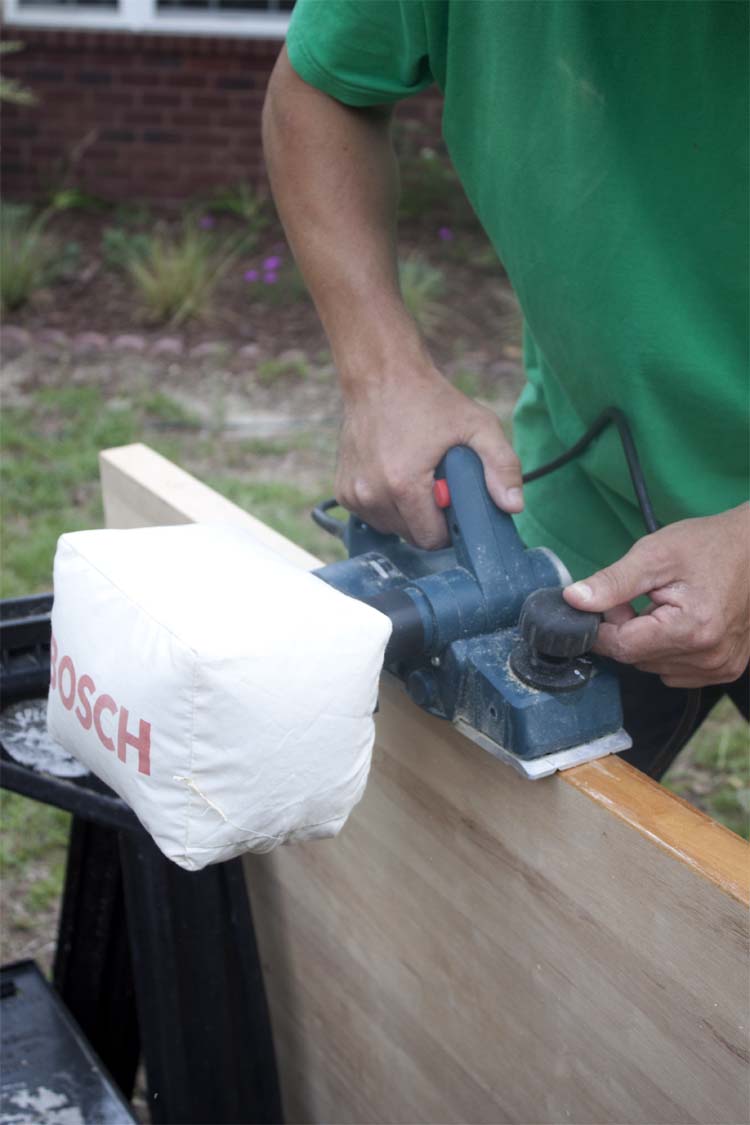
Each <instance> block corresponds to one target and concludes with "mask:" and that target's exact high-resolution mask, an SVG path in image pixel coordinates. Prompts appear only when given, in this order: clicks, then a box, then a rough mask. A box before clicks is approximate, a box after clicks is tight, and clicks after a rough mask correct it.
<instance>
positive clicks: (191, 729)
mask: <svg viewBox="0 0 750 1125" xmlns="http://www.w3.org/2000/svg"><path fill="white" fill-rule="evenodd" d="M54 586H55V599H54V607H53V611H52V634H53V636H52V654H51V677H50V693H49V706H48V724H49V730H50V733H51V735H52V736H53V737H54V738H56V739H57V740H58V741H59V742H60V743H61V744H62V745H63V746H64V747H65V748H66V749H68V750H70V751H71V752H72V753H73V754H75V755H76V757H77V758H79V759H80V760H81V761H82V762H83V763H84V764H85V765H86V766H87V767H88V768H89V769H90V770H91V771H92V772H93V773H95V774H97V775H98V776H99V777H100V778H102V780H103V781H105V782H106V783H107V784H108V785H110V786H111V787H112V788H113V789H114V790H115V791H116V792H117V793H119V794H120V796H121V797H122V798H123V799H124V800H125V801H126V802H127V803H128V804H129V805H130V806H131V808H132V809H133V810H134V812H135V813H136V815H137V816H138V818H139V819H140V821H141V822H142V823H143V825H144V826H145V828H146V829H147V830H148V831H149V832H150V833H151V835H152V836H153V838H154V839H155V841H156V843H157V844H158V845H159V847H160V848H161V850H162V851H163V852H164V854H165V855H166V856H168V857H169V858H170V859H172V860H174V861H175V862H176V863H178V864H179V865H180V866H181V867H185V868H187V869H189V870H197V869H199V868H201V867H204V866H205V865H206V864H209V863H216V862H218V861H220V860H225V859H230V858H231V857H233V856H237V855H239V854H241V853H242V852H245V851H256V852H265V851H269V850H270V849H271V848H274V847H276V845H277V844H283V843H290V842H293V841H300V840H309V839H313V838H316V837H322V836H333V835H335V834H336V833H337V832H338V831H339V830H340V829H341V827H342V825H343V824H344V822H345V821H346V818H347V816H348V815H349V813H350V811H351V809H352V808H353V806H354V805H355V804H356V803H357V801H358V800H359V799H360V797H361V796H362V793H363V791H364V787H365V783H366V781H367V775H368V771H369V768H370V759H371V754H372V745H373V740H374V723H373V711H374V708H375V705H376V701H377V691H378V680H379V675H380V671H381V668H382V665H383V655H384V651H385V647H386V644H387V642H388V638H389V636H390V632H391V623H390V621H389V620H388V618H387V617H386V616H385V615H383V614H381V613H379V612H378V611H377V610H375V609H373V608H371V607H370V606H367V605H365V604H363V603H362V602H360V601H357V600H355V599H353V598H350V597H347V596H345V595H344V594H342V593H340V592H339V591H337V590H335V589H333V588H332V587H331V586H329V585H327V584H326V583H325V582H321V581H320V579H318V578H316V577H314V576H313V575H312V574H308V573H306V572H305V571H302V570H299V569H298V568H296V567H294V566H292V565H291V564H290V563H288V562H287V561H286V560H285V559H283V558H282V557H280V556H278V555H276V554H275V553H274V552H272V551H270V550H269V549H268V548H266V547H264V546H262V545H260V544H259V543H258V542H257V541H256V540H255V538H254V537H253V535H252V532H250V531H248V530H245V529H239V528H234V527H224V526H207V525H197V524H191V525H186V526H179V527H165V528H144V529H139V530H133V531H83V532H76V533H73V534H69V535H63V536H62V538H61V539H60V542H59V544H58V549H57V555H56V558H55V580H54Z"/></svg>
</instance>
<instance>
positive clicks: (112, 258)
mask: <svg viewBox="0 0 750 1125" xmlns="http://www.w3.org/2000/svg"><path fill="white" fill-rule="evenodd" d="M151 237H152V236H151V235H149V234H145V233H144V232H143V231H131V230H125V229H124V228H123V227H105V229H104V230H103V231H102V258H103V259H104V262H105V264H106V265H107V266H109V267H110V268H112V269H119V270H126V269H127V268H128V266H129V264H130V263H131V262H134V261H139V260H142V259H143V258H145V257H146V256H147V255H148V253H149V250H150V248H151Z"/></svg>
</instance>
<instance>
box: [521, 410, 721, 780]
mask: <svg viewBox="0 0 750 1125" xmlns="http://www.w3.org/2000/svg"><path fill="white" fill-rule="evenodd" d="M609 425H613V426H616V427H617V432H618V433H619V435H620V441H621V442H622V451H623V453H624V454H625V460H626V461H627V465H628V470H629V472H630V479H631V480H632V482H633V490H634V492H635V495H636V499H637V501H638V507H639V508H640V509H641V515H642V516H643V522H644V524H645V525H646V531H647V532H648V533H649V534H651V532H653V531H658V530H659V528H660V527H661V524H660V523H659V521H658V520H657V518H656V515H655V514H654V509H653V505H652V503H651V498H650V497H649V494H648V489H647V487H646V480H645V477H644V475H643V469H642V467H641V462H640V460H639V458H638V450H637V449H636V446H635V440H634V438H633V433H632V430H631V429H630V424H629V422H628V420H627V418H626V417H625V415H624V414H623V412H622V410H620V409H619V407H617V406H608V407H607V409H606V410H603V411H602V412H601V414H600V415H599V416H598V418H596V419H595V421H594V422H593V423H592V424H591V425H590V426H589V428H588V429H587V430H586V432H585V434H583V436H582V437H580V438H579V439H578V441H577V442H576V443H575V445H571V447H570V449H567V450H566V451H565V453H561V454H560V456H559V457H555V458H554V460H552V461H548V462H547V464H546V465H540V467H539V468H538V469H532V470H531V472H529V473H524V475H523V480H524V484H530V483H531V481H535V480H539V478H540V477H544V476H546V475H547V473H553V472H554V471H555V469H561V468H562V467H563V465H567V464H568V462H569V461H572V460H573V458H574V457H578V455H579V454H581V453H583V452H584V450H585V449H588V447H589V446H590V445H591V443H592V441H594V439H595V438H597V437H598V436H599V434H600V433H601V432H602V431H603V430H605V429H606V428H607V426H609ZM700 705H701V689H700V688H690V689H688V692H687V696H686V698H685V707H684V710H683V712H682V715H681V716H680V719H679V722H678V723H677V726H676V727H675V729H674V730H673V731H672V734H671V735H670V737H669V738H668V739H667V741H666V742H665V744H664V746H662V748H661V750H660V751H659V753H658V754H657V756H656V758H655V759H654V760H653V762H651V763H650V770H649V773H650V774H651V775H652V776H661V773H662V772H664V770H662V768H661V767H662V766H664V769H666V767H668V766H669V764H670V760H671V758H672V757H673V756H674V754H675V753H676V752H677V750H679V748H680V744H681V743H682V742H685V741H686V740H687V739H688V738H689V736H690V734H691V733H692V729H693V727H694V725H695V720H696V719H697V717H698V711H699V710H700Z"/></svg>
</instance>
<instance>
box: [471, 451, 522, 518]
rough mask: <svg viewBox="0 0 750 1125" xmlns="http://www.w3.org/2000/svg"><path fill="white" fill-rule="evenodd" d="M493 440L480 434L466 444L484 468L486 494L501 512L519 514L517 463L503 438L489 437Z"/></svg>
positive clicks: (519, 478) (520, 478)
mask: <svg viewBox="0 0 750 1125" xmlns="http://www.w3.org/2000/svg"><path fill="white" fill-rule="evenodd" d="M493 438H494V440H488V439H487V438H485V437H484V435H482V437H481V438H475V439H474V440H473V441H472V442H471V443H470V444H471V445H472V447H473V448H474V449H475V450H476V452H477V453H478V454H479V456H480V458H481V460H482V465H483V466H484V479H485V482H486V484H487V491H488V492H489V494H490V496H491V497H492V499H493V500H494V501H495V503H496V504H497V506H498V508H502V509H503V511H505V512H512V513H515V512H521V511H523V479H522V477H521V462H520V461H519V460H518V457H517V456H516V454H515V453H514V452H513V447H512V446H511V445H510V444H509V442H508V441H507V440H506V438H505V437H503V436H500V438H499V440H498V437H497V435H494V434H493Z"/></svg>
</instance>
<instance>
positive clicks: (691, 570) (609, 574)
mask: <svg viewBox="0 0 750 1125" xmlns="http://www.w3.org/2000/svg"><path fill="white" fill-rule="evenodd" d="M641 594H647V595H648V596H649V597H650V598H651V602H652V605H651V606H650V607H649V608H648V610H647V611H646V612H645V613H643V614H641V615H640V616H637V615H636V613H635V611H634V610H633V608H632V606H631V605H630V602H631V601H632V600H633V599H634V598H637V597H639V596H640V595H641ZM565 598H566V601H568V602H569V603H570V605H572V606H575V607H576V609H586V610H592V611H597V612H599V613H603V614H604V622H603V623H602V625H601V626H600V628H599V637H598V640H597V644H596V646H595V651H596V652H599V653H600V654H601V655H603V656H610V657H612V658H613V659H614V660H619V661H621V662H622V663H624V664H635V665H636V667H637V668H640V669H641V670H642V671H644V672H655V673H656V674H657V675H658V676H661V678H662V680H663V681H664V683H665V684H666V685H667V686H668V687H679V688H696V687H704V686H706V685H707V684H723V683H731V682H732V681H733V680H736V679H737V678H738V677H739V676H741V675H742V673H743V671H744V670H745V668H746V667H747V664H748V660H749V659H750V504H743V505H741V507H739V508H733V509H732V510H731V511H729V512H723V513H722V514H721V515H718V516H707V517H704V518H702V519H691V520H683V521H681V522H680V523H675V524H671V525H670V526H669V527H665V528H663V529H662V530H661V531H656V532H654V533H653V534H651V535H647V536H646V537H645V538H644V539H639V540H638V542H637V543H636V544H635V545H634V546H633V547H632V548H631V550H630V551H628V553H627V555H625V556H624V558H622V559H620V560H619V562H616V563H613V565H612V566H608V567H606V568H605V569H604V570H600V571H599V572H598V573H597V574H594V575H592V576H591V578H587V579H586V580H585V581H584V582H576V583H574V585H572V586H569V587H568V588H567V589H566V591H565Z"/></svg>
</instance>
